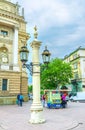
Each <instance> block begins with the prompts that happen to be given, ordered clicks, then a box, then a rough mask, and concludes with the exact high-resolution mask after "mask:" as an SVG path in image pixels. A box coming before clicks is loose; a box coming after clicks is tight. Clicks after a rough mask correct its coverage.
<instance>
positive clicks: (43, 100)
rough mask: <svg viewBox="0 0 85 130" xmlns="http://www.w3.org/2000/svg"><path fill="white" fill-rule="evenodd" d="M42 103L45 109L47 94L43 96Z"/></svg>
mask: <svg viewBox="0 0 85 130" xmlns="http://www.w3.org/2000/svg"><path fill="white" fill-rule="evenodd" d="M42 103H43V107H45V94H44V95H42Z"/></svg>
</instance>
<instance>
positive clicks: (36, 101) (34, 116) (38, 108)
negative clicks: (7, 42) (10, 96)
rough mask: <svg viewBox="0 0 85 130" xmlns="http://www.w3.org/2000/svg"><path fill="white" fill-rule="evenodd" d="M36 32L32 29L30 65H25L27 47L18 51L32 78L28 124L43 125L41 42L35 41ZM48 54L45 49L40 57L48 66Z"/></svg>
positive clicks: (35, 28) (35, 29)
mask: <svg viewBox="0 0 85 130" xmlns="http://www.w3.org/2000/svg"><path fill="white" fill-rule="evenodd" d="M37 36H38V32H37V27H36V26H35V27H34V40H33V42H31V44H30V46H31V47H32V63H30V64H27V63H26V62H27V61H28V53H29V51H28V49H27V46H26V45H24V46H22V47H21V50H20V59H21V61H22V63H23V65H24V66H25V67H27V69H29V71H30V72H31V74H32V78H33V103H32V105H31V108H30V110H31V117H30V120H29V122H30V123H34V124H37V123H43V122H45V119H44V118H43V115H42V112H43V106H42V103H41V101H40V61H39V48H40V46H41V41H38V40H37ZM50 55H51V54H50V52H49V51H48V50H47V47H46V48H45V50H44V52H43V53H42V57H43V60H44V63H46V64H48V63H49V60H50Z"/></svg>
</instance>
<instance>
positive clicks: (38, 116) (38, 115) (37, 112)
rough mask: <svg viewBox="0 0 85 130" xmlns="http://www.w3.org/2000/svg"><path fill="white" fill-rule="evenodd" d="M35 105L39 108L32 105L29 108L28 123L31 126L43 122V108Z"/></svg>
mask: <svg viewBox="0 0 85 130" xmlns="http://www.w3.org/2000/svg"><path fill="white" fill-rule="evenodd" d="M37 105H39V106H36V105H34V104H32V106H31V118H30V120H29V122H30V123H32V124H40V123H44V122H45V119H44V118H43V116H42V113H43V107H42V106H41V105H40V104H37Z"/></svg>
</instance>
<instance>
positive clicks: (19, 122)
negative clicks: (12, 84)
mask: <svg viewBox="0 0 85 130" xmlns="http://www.w3.org/2000/svg"><path fill="white" fill-rule="evenodd" d="M30 106H31V101H29V102H27V103H23V106H22V107H19V106H17V105H2V106H0V130H38V129H39V130H48V129H49V130H85V103H79V102H76V103H75V102H68V106H67V108H65V109H48V108H44V109H43V116H44V118H45V119H46V122H45V123H43V124H36V125H35V124H30V123H29V119H30Z"/></svg>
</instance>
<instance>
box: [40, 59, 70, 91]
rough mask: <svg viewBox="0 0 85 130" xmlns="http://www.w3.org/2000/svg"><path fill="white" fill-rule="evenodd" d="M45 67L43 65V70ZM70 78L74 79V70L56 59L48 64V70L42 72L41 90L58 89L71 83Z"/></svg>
mask: <svg viewBox="0 0 85 130" xmlns="http://www.w3.org/2000/svg"><path fill="white" fill-rule="evenodd" d="M44 67H45V66H44V65H43V66H42V67H41V69H42V68H44ZM70 78H72V68H71V66H70V64H69V63H65V62H63V60H61V59H58V58H56V59H54V60H52V61H51V62H50V63H49V64H48V68H46V69H44V70H43V71H42V73H41V88H42V89H56V88H57V87H58V86H59V85H65V84H66V83H69V79H70Z"/></svg>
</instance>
